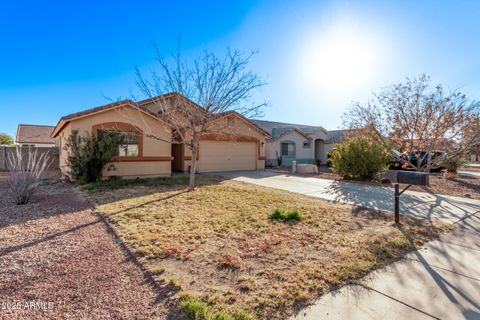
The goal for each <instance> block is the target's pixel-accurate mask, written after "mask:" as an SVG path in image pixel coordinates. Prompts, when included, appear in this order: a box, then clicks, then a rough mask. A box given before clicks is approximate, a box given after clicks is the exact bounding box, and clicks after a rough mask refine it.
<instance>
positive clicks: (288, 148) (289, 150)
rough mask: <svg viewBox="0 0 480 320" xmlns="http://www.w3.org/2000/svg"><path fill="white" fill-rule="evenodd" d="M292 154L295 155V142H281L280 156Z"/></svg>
mask: <svg viewBox="0 0 480 320" xmlns="http://www.w3.org/2000/svg"><path fill="white" fill-rule="evenodd" d="M294 155H295V143H290V142H283V143H282V156H294Z"/></svg>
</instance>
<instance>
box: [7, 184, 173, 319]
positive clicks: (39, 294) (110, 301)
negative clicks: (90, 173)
mask: <svg viewBox="0 0 480 320" xmlns="http://www.w3.org/2000/svg"><path fill="white" fill-rule="evenodd" d="M0 180H1V181H0V195H1V198H0V273H1V276H0V301H1V303H2V307H1V308H0V318H1V319H152V318H153V319H165V318H168V317H170V318H174V316H171V315H170V316H169V314H168V313H167V312H168V310H169V308H167V307H166V306H165V303H167V301H168V299H166V297H168V295H169V294H171V293H173V291H172V290H171V288H164V291H163V292H159V291H158V290H154V288H153V287H152V286H151V284H148V277H147V276H145V275H144V274H143V273H142V271H141V270H140V269H139V268H138V267H137V266H136V265H135V264H134V263H133V262H132V261H130V260H128V258H127V255H126V254H125V253H124V252H123V251H122V250H121V248H120V246H119V245H118V244H116V243H115V242H114V241H113V239H112V236H111V235H110V234H109V233H108V231H107V229H106V227H105V224H104V222H102V221H100V220H99V218H98V217H97V216H94V215H93V214H92V213H91V206H90V204H89V202H88V201H87V200H86V199H85V198H84V197H83V196H82V195H81V193H80V192H78V191H76V190H74V188H73V187H72V186H70V185H65V184H61V183H56V184H52V185H45V186H42V187H40V188H39V192H38V193H37V194H36V196H35V197H34V199H33V201H32V203H31V204H27V205H22V206H17V205H15V204H13V203H12V201H11V200H10V198H9V196H8V188H7V185H6V180H5V176H3V177H2V178H1V179H0ZM117 242H118V241H117ZM33 303H37V308H39V309H44V310H34V307H33ZM12 304H14V306H16V307H17V308H20V309H16V310H12V309H11V308H12ZM25 304H27V306H25ZM8 309H10V310H8ZM170 309H171V308H170Z"/></svg>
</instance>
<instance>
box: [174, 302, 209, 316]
mask: <svg viewBox="0 0 480 320" xmlns="http://www.w3.org/2000/svg"><path fill="white" fill-rule="evenodd" d="M180 306H181V307H182V308H183V309H184V310H185V312H186V313H187V316H188V317H189V318H190V319H195V320H208V318H209V316H208V307H207V304H206V303H203V302H200V301H198V300H196V299H187V300H184V301H182V302H181V303H180Z"/></svg>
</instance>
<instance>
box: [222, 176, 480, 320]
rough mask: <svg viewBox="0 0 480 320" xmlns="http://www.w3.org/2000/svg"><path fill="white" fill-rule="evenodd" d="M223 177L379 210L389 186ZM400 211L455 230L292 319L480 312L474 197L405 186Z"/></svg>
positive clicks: (389, 201) (389, 199) (387, 205)
mask: <svg viewBox="0 0 480 320" xmlns="http://www.w3.org/2000/svg"><path fill="white" fill-rule="evenodd" d="M221 175H222V176H224V177H225V178H228V179H234V180H238V181H244V182H248V183H254V184H257V185H261V186H266V187H271V188H277V189H282V190H287V191H291V192H297V193H301V194H305V195H309V196H314V197H318V198H322V199H327V200H332V201H341V202H345V203H350V204H353V205H361V206H365V207H371V208H376V209H382V210H390V211H391V210H392V208H393V190H392V188H388V187H382V186H370V185H362V184H355V183H347V182H341V181H332V180H325V179H317V178H303V177H298V176H289V175H285V174H277V173H273V172H269V171H263V172H258V171H257V172H229V173H221ZM401 208H402V214H409V215H413V216H417V217H423V218H427V219H439V220H442V221H444V222H449V223H454V224H456V225H458V228H457V229H456V231H454V232H453V233H452V234H448V235H446V236H444V237H442V238H441V239H439V240H436V241H432V242H430V243H428V244H427V245H426V246H424V247H423V248H421V249H419V250H417V251H415V252H412V253H410V254H408V255H407V256H405V259H402V260H401V261H399V262H396V263H393V264H391V265H389V266H387V267H385V268H383V269H380V270H377V271H374V272H372V273H370V274H369V275H368V276H367V277H365V278H364V279H362V280H360V281H359V282H358V283H357V284H355V285H349V286H345V287H343V288H341V289H339V290H337V291H333V292H330V293H329V294H326V295H324V296H323V297H321V299H320V300H318V301H317V302H316V304H315V305H313V306H311V307H309V308H307V309H304V310H301V311H300V312H299V314H297V315H296V316H295V317H294V320H300V319H302V320H321V319H335V320H344V319H355V320H364V319H365V320H366V319H368V320H381V319H382V320H383V319H391V320H401V319H415V320H417V319H418V320H420V319H449V320H457V319H458V320H463V319H469V320H473V319H480V269H479V267H478V266H480V201H478V200H471V199H465V198H459V197H450V196H442V195H432V194H428V193H422V192H410V191H407V192H405V194H404V195H402V198H401Z"/></svg>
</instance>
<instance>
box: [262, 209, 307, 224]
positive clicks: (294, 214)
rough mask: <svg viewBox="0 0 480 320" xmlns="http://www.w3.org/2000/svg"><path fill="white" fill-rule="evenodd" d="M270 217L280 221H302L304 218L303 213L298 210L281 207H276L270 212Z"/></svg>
mask: <svg viewBox="0 0 480 320" xmlns="http://www.w3.org/2000/svg"><path fill="white" fill-rule="evenodd" d="M269 218H270V219H272V220H280V221H300V220H302V219H303V214H301V213H300V212H298V210H293V211H285V210H281V209H275V211H274V212H273V213H272V214H270V216H269Z"/></svg>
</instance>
